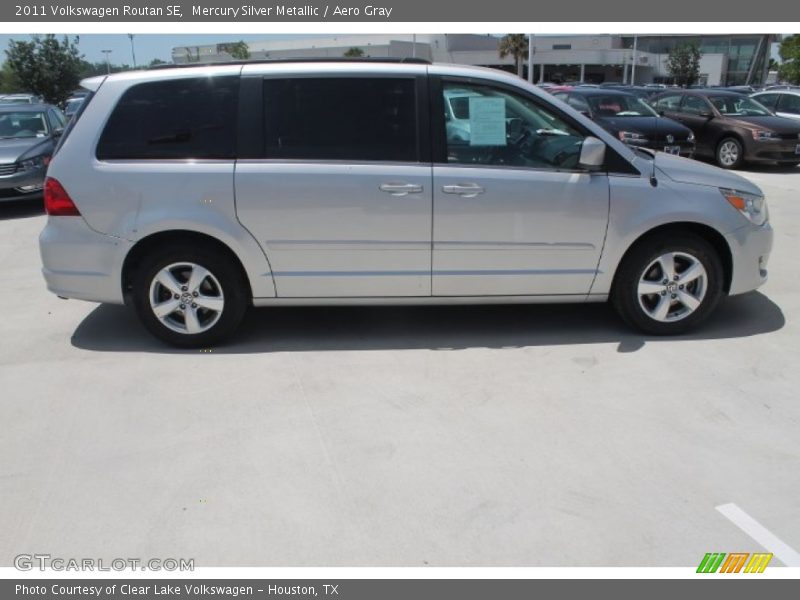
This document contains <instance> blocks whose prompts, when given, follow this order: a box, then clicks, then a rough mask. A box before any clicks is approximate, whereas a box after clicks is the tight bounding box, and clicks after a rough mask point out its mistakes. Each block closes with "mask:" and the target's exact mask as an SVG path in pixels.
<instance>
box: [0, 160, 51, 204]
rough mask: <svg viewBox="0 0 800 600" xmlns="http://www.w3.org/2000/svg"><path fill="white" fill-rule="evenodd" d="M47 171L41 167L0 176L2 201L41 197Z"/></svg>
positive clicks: (0, 196) (0, 200) (0, 197)
mask: <svg viewBox="0 0 800 600" xmlns="http://www.w3.org/2000/svg"><path fill="white" fill-rule="evenodd" d="M46 171H47V170H46V169H45V168H44V167H41V168H38V169H31V170H30V171H20V172H18V173H14V174H13V175H5V176H0V202H13V201H15V200H27V199H40V198H41V197H42V187H43V185H44V176H45V173H46Z"/></svg>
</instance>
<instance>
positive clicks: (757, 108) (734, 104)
mask: <svg viewBox="0 0 800 600" xmlns="http://www.w3.org/2000/svg"><path fill="white" fill-rule="evenodd" d="M708 99H709V100H710V101H711V104H713V105H714V108H716V109H717V110H718V111H719V112H720V114H723V115H726V116H729V117H768V116H769V115H771V114H772V113H771V112H769V109H768V108H767V107H765V106H764V105H763V104H759V103H758V102H756V101H755V100H752V99H751V98H748V97H747V96H710V97H709V98H708Z"/></svg>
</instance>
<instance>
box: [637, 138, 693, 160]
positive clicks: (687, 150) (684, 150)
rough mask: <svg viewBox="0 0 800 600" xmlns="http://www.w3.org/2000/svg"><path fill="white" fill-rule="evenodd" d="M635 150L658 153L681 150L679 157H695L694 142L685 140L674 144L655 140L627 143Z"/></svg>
mask: <svg viewBox="0 0 800 600" xmlns="http://www.w3.org/2000/svg"><path fill="white" fill-rule="evenodd" d="M625 143H626V144H628V145H629V146H631V147H633V148H647V149H648V150H655V151H656V152H665V151H666V149H667V148H676V147H677V148H679V151H678V155H679V156H684V157H686V158H691V157H692V156H693V155H694V147H695V143H694V142H687V141H685V140H681V141H676V142H673V143H671V144H670V143H668V142H666V141H665V142H654V141H653V140H644V141H642V142H635V141H634V142H630V141H629V142H625Z"/></svg>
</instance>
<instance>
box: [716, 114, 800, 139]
mask: <svg viewBox="0 0 800 600" xmlns="http://www.w3.org/2000/svg"><path fill="white" fill-rule="evenodd" d="M727 118H728V119H730V120H731V121H733V122H734V123H735V124H737V125H739V126H741V127H746V128H748V129H755V128H759V129H769V130H770V131H774V132H775V133H783V134H792V133H794V134H800V124H798V123H797V121H796V120H794V119H787V118H786V117H773V116H769V117H727ZM798 139H800V138H798Z"/></svg>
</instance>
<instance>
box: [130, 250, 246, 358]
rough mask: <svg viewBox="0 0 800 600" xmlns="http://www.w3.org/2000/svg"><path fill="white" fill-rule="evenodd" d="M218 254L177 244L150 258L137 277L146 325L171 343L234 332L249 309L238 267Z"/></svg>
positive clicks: (197, 343) (208, 341)
mask: <svg viewBox="0 0 800 600" xmlns="http://www.w3.org/2000/svg"><path fill="white" fill-rule="evenodd" d="M237 267H238V265H234V264H231V262H230V261H229V260H227V259H225V258H224V257H222V256H220V255H219V253H216V252H213V251H211V250H208V249H204V248H193V247H178V248H173V249H171V250H169V251H167V252H163V253H159V254H157V255H152V256H150V257H148V258H146V259H145V260H144V261H143V263H142V264H141V265H140V267H139V268H138V269H137V272H136V275H135V276H134V281H133V304H134V307H135V308H136V312H137V314H138V315H139V318H140V319H141V321H142V323H143V324H144V326H145V327H146V328H147V329H148V331H150V333H152V334H153V335H154V336H155V337H157V338H159V339H160V340H162V341H164V342H167V343H168V344H171V345H173V346H179V347H183V348H197V347H202V346H210V345H212V344H215V343H217V342H219V341H221V340H222V339H224V338H225V337H228V336H229V335H230V334H232V333H233V332H234V331H235V330H236V328H237V327H238V325H239V323H240V322H241V320H242V317H243V316H244V313H245V310H246V308H247V297H246V292H245V290H246V286H245V283H244V281H243V278H242V276H241V274H240V272H239V269H238V268H237Z"/></svg>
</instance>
